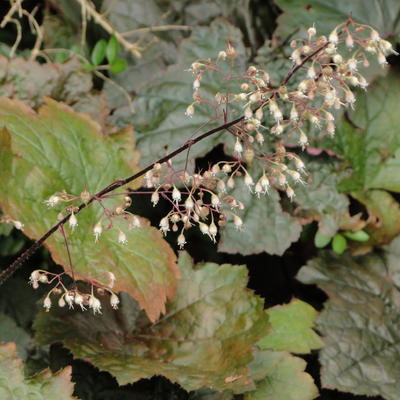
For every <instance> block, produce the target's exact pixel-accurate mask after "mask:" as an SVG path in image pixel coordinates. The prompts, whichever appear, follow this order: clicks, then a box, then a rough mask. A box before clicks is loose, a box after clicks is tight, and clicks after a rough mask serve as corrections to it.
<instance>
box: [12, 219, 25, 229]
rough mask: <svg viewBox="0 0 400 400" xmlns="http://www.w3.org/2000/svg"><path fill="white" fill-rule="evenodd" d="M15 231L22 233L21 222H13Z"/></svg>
mask: <svg viewBox="0 0 400 400" xmlns="http://www.w3.org/2000/svg"><path fill="white" fill-rule="evenodd" d="M13 225H14V227H15V229H18V230H20V231H22V230H23V229H24V226H25V225H24V224H23V223H22V222H21V221H13Z"/></svg>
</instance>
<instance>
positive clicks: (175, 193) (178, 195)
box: [172, 185, 182, 203]
mask: <svg viewBox="0 0 400 400" xmlns="http://www.w3.org/2000/svg"><path fill="white" fill-rule="evenodd" d="M181 198H182V196H181V192H180V191H179V189H178V188H177V187H176V186H175V185H174V189H173V190H172V199H173V200H174V201H175V202H176V203H179V202H180V201H181Z"/></svg>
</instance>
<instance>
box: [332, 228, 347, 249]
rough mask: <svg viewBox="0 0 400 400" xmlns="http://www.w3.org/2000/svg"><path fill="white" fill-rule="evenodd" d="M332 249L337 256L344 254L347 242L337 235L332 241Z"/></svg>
mask: <svg viewBox="0 0 400 400" xmlns="http://www.w3.org/2000/svg"><path fill="white" fill-rule="evenodd" d="M332 249H333V251H334V252H335V253H336V254H342V253H343V252H344V251H345V250H346V249H347V240H346V238H345V237H344V236H342V235H341V234H339V233H337V234H336V235H335V236H334V237H333V239H332Z"/></svg>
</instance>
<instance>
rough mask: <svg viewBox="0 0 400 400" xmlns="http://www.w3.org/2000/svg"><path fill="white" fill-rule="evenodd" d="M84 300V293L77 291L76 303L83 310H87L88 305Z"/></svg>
mask: <svg viewBox="0 0 400 400" xmlns="http://www.w3.org/2000/svg"><path fill="white" fill-rule="evenodd" d="M83 300H84V299H83V296H82V295H80V294H79V293H75V298H74V302H75V304H77V305H78V306H80V307H81V310H82V311H85V310H86V307H85V306H84V305H83Z"/></svg>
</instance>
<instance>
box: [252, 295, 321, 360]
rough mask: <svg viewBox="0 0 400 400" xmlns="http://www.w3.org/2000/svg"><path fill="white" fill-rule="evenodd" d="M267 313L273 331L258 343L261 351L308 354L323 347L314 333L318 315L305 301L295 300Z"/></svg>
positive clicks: (273, 308) (270, 309)
mask: <svg viewBox="0 0 400 400" xmlns="http://www.w3.org/2000/svg"><path fill="white" fill-rule="evenodd" d="M266 312H267V314H268V317H269V321H270V323H271V327H272V329H271V331H270V332H268V333H267V335H266V336H264V337H263V338H262V339H261V340H260V341H259V342H258V343H257V345H258V347H260V348H261V349H263V350H278V351H282V350H285V351H290V352H293V353H300V354H306V353H310V352H311V350H316V349H320V348H321V347H322V346H323V342H322V340H321V338H320V337H319V336H318V335H317V334H316V333H315V332H314V331H313V328H314V320H315V318H316V317H317V315H318V313H317V311H315V310H314V308H312V307H311V306H310V305H309V304H307V303H305V302H304V301H301V300H298V299H294V300H292V301H291V302H290V303H289V304H284V305H282V306H275V307H272V308H269V309H268V310H267V311H266Z"/></svg>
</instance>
